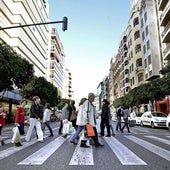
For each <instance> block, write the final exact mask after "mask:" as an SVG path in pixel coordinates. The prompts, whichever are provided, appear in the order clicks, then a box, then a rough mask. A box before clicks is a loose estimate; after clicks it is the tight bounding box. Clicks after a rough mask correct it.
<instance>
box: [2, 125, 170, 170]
mask: <svg viewBox="0 0 170 170" xmlns="http://www.w3.org/2000/svg"><path fill="white" fill-rule="evenodd" d="M115 125H116V122H114V127H115ZM51 126H52V127H53V131H54V137H48V135H49V132H48V130H47V129H46V131H45V134H44V137H45V142H44V143H39V142H37V139H36V137H35V133H33V134H32V139H31V141H30V142H25V140H24V136H22V144H23V146H21V147H15V146H14V145H13V144H12V143H11V142H10V141H11V137H12V131H11V130H8V131H5V132H4V133H3V137H4V140H5V143H6V144H5V145H4V146H0V170H9V169H11V170H40V169H41V170H48V169H50V170H75V169H76V170H169V169H170V132H169V131H168V129H160V128H156V129H152V128H150V127H140V126H135V127H132V128H131V133H127V132H126V129H125V130H124V133H121V132H119V131H115V133H116V135H115V137H113V136H112V137H99V140H100V142H101V143H103V144H104V146H103V147H97V148H96V147H94V146H93V145H91V146H90V148H81V147H80V146H79V144H78V145H73V144H70V143H69V137H68V138H67V139H65V138H63V137H62V136H59V135H58V126H59V123H58V122H56V123H52V124H51ZM97 127H99V122H98V126H97ZM98 129H99V128H98ZM26 130H27V127H26ZM98 131H99V130H98Z"/></svg>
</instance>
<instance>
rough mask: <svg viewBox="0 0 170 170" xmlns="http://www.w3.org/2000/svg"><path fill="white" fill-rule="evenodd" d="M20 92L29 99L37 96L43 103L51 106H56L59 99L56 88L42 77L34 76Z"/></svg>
mask: <svg viewBox="0 0 170 170" xmlns="http://www.w3.org/2000/svg"><path fill="white" fill-rule="evenodd" d="M21 93H22V95H23V97H24V98H27V99H30V100H32V98H33V96H39V97H40V99H41V103H42V104H43V105H44V104H45V103H50V104H51V106H57V104H58V103H59V99H60V97H59V96H58V89H57V88H56V87H54V85H53V84H51V83H50V82H48V81H47V80H46V79H45V78H44V77H34V78H33V79H32V80H31V81H30V82H29V83H28V84H27V85H25V86H24V87H23V88H22V90H21Z"/></svg>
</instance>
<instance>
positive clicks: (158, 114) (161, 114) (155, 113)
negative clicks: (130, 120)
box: [152, 112, 167, 117]
mask: <svg viewBox="0 0 170 170" xmlns="http://www.w3.org/2000/svg"><path fill="white" fill-rule="evenodd" d="M152 115H153V116H155V117H167V115H166V114H164V113H161V112H152Z"/></svg>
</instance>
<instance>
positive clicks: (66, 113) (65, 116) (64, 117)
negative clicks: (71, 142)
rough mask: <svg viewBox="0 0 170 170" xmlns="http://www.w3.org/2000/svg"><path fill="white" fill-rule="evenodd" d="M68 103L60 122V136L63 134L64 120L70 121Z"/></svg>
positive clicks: (63, 109) (62, 111)
mask: <svg viewBox="0 0 170 170" xmlns="http://www.w3.org/2000/svg"><path fill="white" fill-rule="evenodd" d="M68 114H69V112H68V103H65V105H64V107H63V108H62V110H61V120H60V127H59V131H58V134H62V129H63V120H65V119H67V120H68Z"/></svg>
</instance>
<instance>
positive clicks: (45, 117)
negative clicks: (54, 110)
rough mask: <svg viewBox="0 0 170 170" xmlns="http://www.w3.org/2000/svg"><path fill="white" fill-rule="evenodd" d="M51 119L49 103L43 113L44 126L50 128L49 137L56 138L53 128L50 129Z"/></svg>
mask: <svg viewBox="0 0 170 170" xmlns="http://www.w3.org/2000/svg"><path fill="white" fill-rule="evenodd" d="M50 119H51V109H50V104H49V103H46V104H45V110H44V113H43V125H45V126H47V128H48V129H49V131H50V135H49V137H52V136H54V135H53V131H52V128H51V127H50ZM45 126H44V127H43V128H44V130H45Z"/></svg>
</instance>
